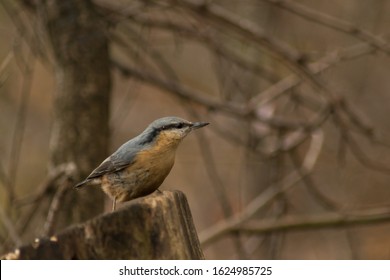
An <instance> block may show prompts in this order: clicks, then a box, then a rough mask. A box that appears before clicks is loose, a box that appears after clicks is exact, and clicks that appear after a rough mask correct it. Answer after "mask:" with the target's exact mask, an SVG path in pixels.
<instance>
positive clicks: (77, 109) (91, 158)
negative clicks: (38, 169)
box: [38, 0, 110, 224]
mask: <svg viewBox="0 0 390 280" xmlns="http://www.w3.org/2000/svg"><path fill="white" fill-rule="evenodd" d="M38 11H39V17H38V18H39V19H40V20H41V21H42V22H41V23H42V25H43V26H44V28H45V30H46V33H47V37H48V41H49V42H50V45H51V49H52V53H53V57H54V61H55V75H56V83H57V86H56V92H55V95H54V116H53V117H54V119H53V127H52V134H51V141H50V145H51V159H50V165H51V167H52V168H55V167H56V166H58V165H60V164H63V163H69V162H74V163H75V164H76V166H77V168H78V171H79V175H80V178H81V177H85V176H87V175H88V174H89V173H90V172H91V171H92V170H93V168H94V167H95V166H97V165H98V164H99V163H100V162H101V161H102V160H103V159H104V157H106V156H107V148H108V141H109V126H108V124H109V95H110V72H109V57H108V43H107V37H106V32H105V26H104V24H102V22H101V21H100V20H99V17H98V15H97V13H96V12H95V10H94V5H93V4H92V3H91V2H90V1H88V0H83V1H77V0H67V1H63V0H43V1H40V4H39V5H38ZM70 193H71V194H70V197H68V199H67V201H65V204H64V207H66V217H65V219H66V220H67V222H65V224H68V223H70V222H79V221H83V220H86V219H88V218H90V217H92V216H94V215H96V214H98V213H101V212H102V211H103V199H104V198H103V194H102V192H101V191H100V190H98V188H91V189H90V190H89V192H77V193H76V192H70Z"/></svg>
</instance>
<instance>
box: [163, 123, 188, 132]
mask: <svg viewBox="0 0 390 280" xmlns="http://www.w3.org/2000/svg"><path fill="white" fill-rule="evenodd" d="M188 126H190V125H189V124H187V123H172V124H169V125H164V126H162V127H161V130H168V129H172V128H178V129H180V128H183V127H188Z"/></svg>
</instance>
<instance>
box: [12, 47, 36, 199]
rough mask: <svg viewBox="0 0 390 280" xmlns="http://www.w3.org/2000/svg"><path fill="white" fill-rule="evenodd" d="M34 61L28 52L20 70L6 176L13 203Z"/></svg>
mask: <svg viewBox="0 0 390 280" xmlns="http://www.w3.org/2000/svg"><path fill="white" fill-rule="evenodd" d="M34 61H35V58H34V56H33V54H32V53H31V52H28V58H27V60H26V63H25V64H24V65H23V66H22V68H21V69H20V70H21V71H22V73H23V75H24V79H23V83H22V91H21V101H20V105H19V109H18V114H17V119H16V124H15V129H14V133H13V137H12V145H11V155H10V156H11V160H10V165H9V176H8V181H9V185H8V198H9V201H11V202H12V201H14V194H15V190H14V189H15V181H16V175H17V171H18V166H19V160H20V151H21V148H22V143H23V137H24V131H25V126H26V120H27V110H28V103H29V100H30V92H31V84H32V79H33V73H34Z"/></svg>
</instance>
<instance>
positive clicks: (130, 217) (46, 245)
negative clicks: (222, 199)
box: [2, 191, 204, 259]
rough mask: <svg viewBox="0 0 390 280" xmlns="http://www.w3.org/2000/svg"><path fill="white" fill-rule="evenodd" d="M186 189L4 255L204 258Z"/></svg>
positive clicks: (138, 202) (139, 202)
mask: <svg viewBox="0 0 390 280" xmlns="http://www.w3.org/2000/svg"><path fill="white" fill-rule="evenodd" d="M203 258H204V256H203V253H202V250H201V248H200V244H199V240H198V236H197V233H196V230H195V227H194V224H193V220H192V216H191V212H190V209H189V207H188V203H187V199H186V197H185V195H184V194H183V193H182V192H180V191H164V192H162V193H159V192H155V193H154V194H152V195H149V196H147V197H143V198H140V199H136V200H133V201H130V202H127V203H125V204H124V205H123V207H120V208H119V209H118V210H117V211H115V212H112V213H108V214H104V215H101V216H99V217H96V218H94V219H91V220H89V221H87V222H85V223H83V224H80V225H76V226H72V227H70V228H68V229H66V230H64V231H63V232H61V233H58V234H56V235H53V236H51V237H50V238H42V239H37V240H35V242H34V243H33V244H31V245H26V246H22V247H20V248H18V249H16V250H15V251H13V252H10V253H8V254H6V255H4V256H2V259H203Z"/></svg>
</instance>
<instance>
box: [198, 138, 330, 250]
mask: <svg viewBox="0 0 390 280" xmlns="http://www.w3.org/2000/svg"><path fill="white" fill-rule="evenodd" d="M322 143H323V133H322V132H321V131H316V132H314V133H313V134H312V141H311V145H310V147H309V150H308V152H307V153H306V157H305V159H304V160H303V164H302V167H301V170H302V172H299V173H298V172H297V171H293V172H291V173H290V174H288V175H287V176H286V177H284V178H283V179H282V180H281V181H280V182H277V183H276V184H271V185H270V186H268V188H267V189H266V190H265V191H263V192H262V193H261V194H260V195H259V196H257V197H256V198H255V199H253V200H252V201H251V202H250V203H249V204H248V206H247V207H245V209H243V210H242V211H241V212H240V213H237V214H235V215H233V216H232V217H230V218H228V219H225V220H223V221H221V222H218V223H216V224H215V225H213V226H211V227H210V228H208V229H206V230H204V231H202V232H201V233H200V235H199V239H200V242H201V244H202V245H203V246H206V245H209V244H210V243H212V242H214V241H216V240H217V239H219V238H220V237H221V236H223V235H225V234H226V233H228V232H230V229H231V228H236V227H239V225H241V224H242V223H244V222H246V221H248V220H249V219H250V218H251V217H253V215H255V214H256V213H257V212H258V211H260V210H261V209H263V208H264V207H266V206H267V205H269V203H271V202H272V201H273V200H274V199H275V198H276V197H277V196H278V195H280V194H282V193H284V192H286V191H287V190H289V189H291V188H292V187H293V186H295V185H296V184H297V183H298V182H299V181H301V180H302V176H306V175H308V174H310V172H311V171H312V169H313V167H314V165H315V163H316V162H317V159H318V156H319V154H320V152H321V150H322Z"/></svg>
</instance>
